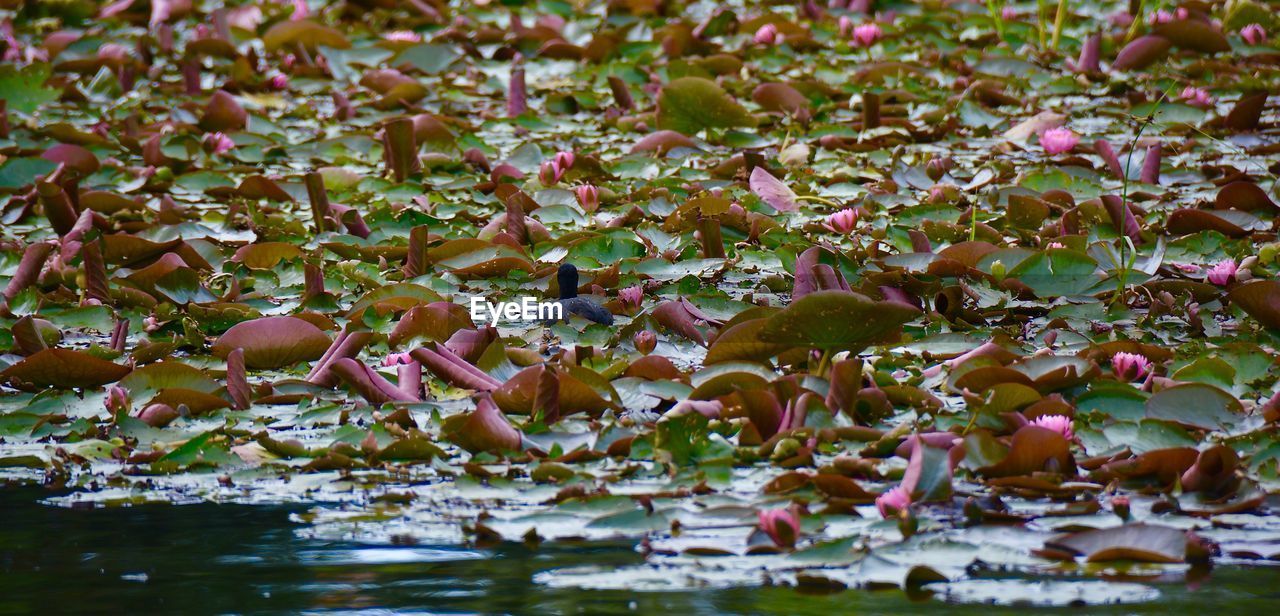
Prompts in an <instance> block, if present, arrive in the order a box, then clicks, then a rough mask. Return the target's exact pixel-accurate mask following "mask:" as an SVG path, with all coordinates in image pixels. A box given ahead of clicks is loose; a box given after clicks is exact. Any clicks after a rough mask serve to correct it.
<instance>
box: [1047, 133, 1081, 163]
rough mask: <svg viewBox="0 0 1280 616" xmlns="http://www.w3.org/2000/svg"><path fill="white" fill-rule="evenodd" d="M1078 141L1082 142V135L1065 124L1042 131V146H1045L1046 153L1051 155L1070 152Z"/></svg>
mask: <svg viewBox="0 0 1280 616" xmlns="http://www.w3.org/2000/svg"><path fill="white" fill-rule="evenodd" d="M1077 143H1080V136H1079V135H1077V134H1075V133H1073V132H1071V129H1069V128H1067V127H1065V126H1061V127H1058V128H1051V129H1049V130H1047V131H1044V132H1043V133H1040V147H1042V148H1044V151H1045V153H1046V154H1048V155H1050V156H1056V155H1058V154H1062V153H1063V152H1070V151H1071V150H1072V149H1073V148H1075V147H1076V144H1077Z"/></svg>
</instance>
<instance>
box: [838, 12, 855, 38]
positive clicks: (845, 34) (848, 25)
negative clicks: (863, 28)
mask: <svg viewBox="0 0 1280 616" xmlns="http://www.w3.org/2000/svg"><path fill="white" fill-rule="evenodd" d="M836 24H837V25H838V26H839V28H840V38H849V36H851V35H852V34H853V20H852V19H849V16H848V15H841V16H840V19H839V21H837V22H836Z"/></svg>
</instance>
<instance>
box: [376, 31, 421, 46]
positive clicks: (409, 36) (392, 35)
mask: <svg viewBox="0 0 1280 616" xmlns="http://www.w3.org/2000/svg"><path fill="white" fill-rule="evenodd" d="M382 38H384V39H386V40H388V41H401V42H405V43H420V42H422V37H421V36H419V35H418V33H417V32H413V31H410V30H396V31H395V32H388V33H386V34H384V35H382Z"/></svg>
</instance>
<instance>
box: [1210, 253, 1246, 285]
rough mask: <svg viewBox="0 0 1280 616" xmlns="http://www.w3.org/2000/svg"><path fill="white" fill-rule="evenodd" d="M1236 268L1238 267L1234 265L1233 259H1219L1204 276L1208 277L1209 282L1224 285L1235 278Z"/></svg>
mask: <svg viewBox="0 0 1280 616" xmlns="http://www.w3.org/2000/svg"><path fill="white" fill-rule="evenodd" d="M1237 269H1239V266H1238V265H1236V262H1235V259H1224V260H1222V261H1219V262H1218V264H1217V265H1215V266H1213V267H1211V268H1209V272H1208V274H1206V278H1208V279H1209V282H1212V283H1213V284H1216V285H1218V286H1220V287H1225V286H1227V285H1228V284H1231V282H1232V281H1234V280H1235V279H1236V270H1237Z"/></svg>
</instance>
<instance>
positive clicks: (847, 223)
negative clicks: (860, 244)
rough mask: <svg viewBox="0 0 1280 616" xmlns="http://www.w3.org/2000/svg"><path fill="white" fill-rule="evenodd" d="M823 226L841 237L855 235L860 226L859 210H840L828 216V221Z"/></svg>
mask: <svg viewBox="0 0 1280 616" xmlns="http://www.w3.org/2000/svg"><path fill="white" fill-rule="evenodd" d="M822 226H824V227H826V228H827V229H828V230H830V231H834V232H836V233H839V234H841V235H848V234H850V233H853V230H854V229H855V228H857V226H858V210H855V209H853V208H845V209H843V210H840V211H839V212H836V213H834V214H832V215H830V216H827V221H826V222H824V223H822Z"/></svg>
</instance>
